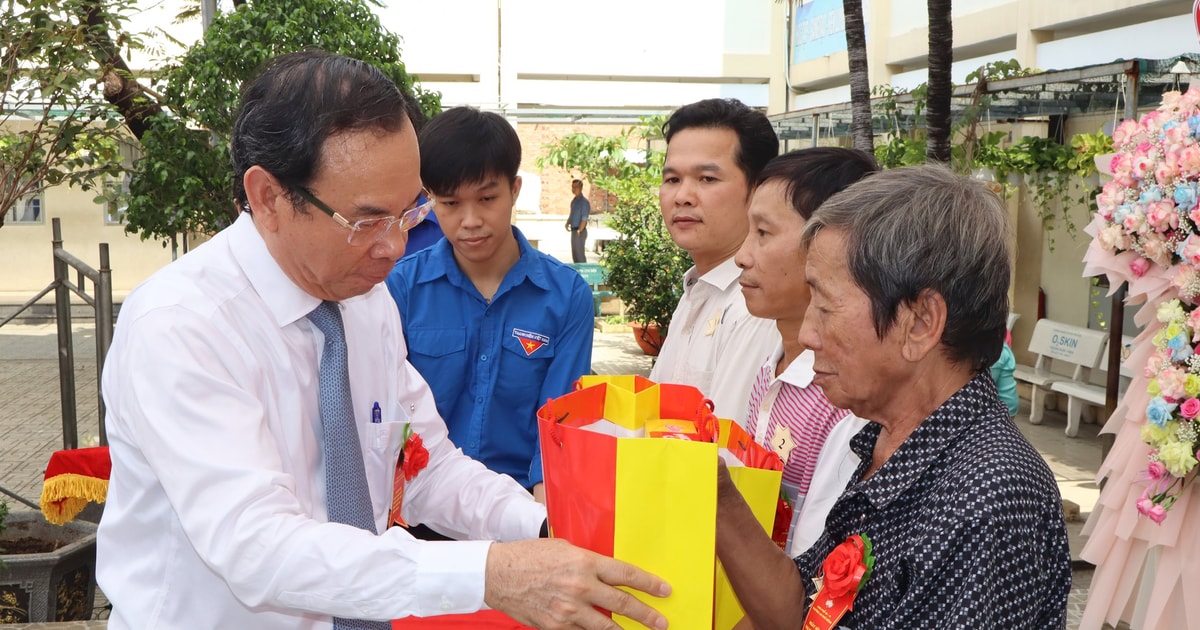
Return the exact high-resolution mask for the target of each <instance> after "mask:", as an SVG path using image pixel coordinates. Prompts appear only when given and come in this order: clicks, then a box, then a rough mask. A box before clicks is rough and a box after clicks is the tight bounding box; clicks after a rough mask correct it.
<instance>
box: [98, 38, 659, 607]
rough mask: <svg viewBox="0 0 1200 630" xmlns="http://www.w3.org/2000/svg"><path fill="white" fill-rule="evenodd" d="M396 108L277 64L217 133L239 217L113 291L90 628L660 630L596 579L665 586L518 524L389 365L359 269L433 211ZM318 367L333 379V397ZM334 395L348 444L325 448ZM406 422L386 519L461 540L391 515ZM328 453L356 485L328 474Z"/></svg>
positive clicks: (384, 315) (351, 72) (403, 117)
mask: <svg viewBox="0 0 1200 630" xmlns="http://www.w3.org/2000/svg"><path fill="white" fill-rule="evenodd" d="M408 107H409V101H408V99H407V98H406V97H405V96H403V95H402V93H401V92H400V90H398V89H397V88H396V86H395V85H394V84H393V83H392V82H391V81H390V80H389V79H387V78H386V77H385V76H384V75H383V74H382V73H381V72H380V71H379V70H377V69H375V68H373V67H371V66H369V65H367V64H365V63H362V62H359V61H354V60H350V59H346V58H343V57H338V56H336V55H331V54H329V53H323V52H320V51H308V52H304V53H294V54H290V55H284V56H283V57H280V58H278V59H276V60H274V61H273V62H272V63H271V64H270V65H269V66H268V68H267V69H266V70H265V71H264V73H263V74H262V75H260V76H259V77H258V78H257V79H255V80H254V81H253V82H252V83H251V84H249V86H248V87H247V88H246V91H245V93H244V94H243V102H242V109H241V113H240V115H239V118H238V121H237V123H236V126H235V129H234V133H233V140H232V145H231V155H232V158H233V162H234V170H235V198H236V202H237V205H238V207H239V208H240V209H242V210H243V213H242V214H241V216H240V217H239V218H238V220H237V221H236V222H235V223H234V224H233V225H232V226H231V227H229V228H228V229H226V230H224V231H222V232H221V233H220V234H218V235H217V236H216V237H214V238H213V240H212V241H211V242H209V243H206V244H205V245H203V246H201V247H200V248H198V249H197V250H196V251H194V252H192V253H190V254H188V255H187V256H185V257H184V258H182V259H181V260H179V261H178V262H176V263H174V264H172V265H169V266H168V267H166V268H165V269H163V270H162V271H160V272H159V273H157V274H155V275H154V276H153V277H152V278H150V279H149V280H147V281H146V282H145V283H144V284H143V285H141V286H140V287H139V288H138V289H136V290H135V291H134V292H133V293H132V294H131V295H130V297H129V299H128V300H127V301H126V302H125V303H124V305H123V308H122V312H121V318H120V322H119V325H118V327H117V331H116V335H115V337H114V340H113V345H112V349H111V351H110V353H109V355H108V362H107V364H106V366H105V370H104V375H103V390H104V398H105V401H106V403H107V405H108V419H107V420H108V436H109V438H110V446H111V455H112V462H113V469H112V477H111V482H110V488H109V494H108V504H107V506H106V509H105V515H104V519H103V522H102V523H101V525H100V530H99V535H98V549H97V556H98V557H97V573H98V579H99V582H100V586H101V588H102V589H103V590H104V592H105V594H106V595H107V596H108V598H109V600H110V601H111V602H112V603H113V612H112V616H111V618H110V620H109V627H110V628H114V629H123V628H138V629H140V628H254V629H256V630H263V629H268V630H269V629H276V628H278V629H280V630H283V629H285V628H287V629H299V628H303V629H318V628H319V629H325V628H331V627H332V628H376V627H381V628H387V627H389V625H388V623H387V620H389V619H393V618H399V617H404V616H409V615H419V616H431V615H440V614H447V613H463V612H472V611H475V610H479V609H481V608H485V607H491V608H495V609H499V610H502V611H504V612H506V613H508V614H510V615H511V616H513V617H514V618H516V619H517V620H519V621H521V622H523V623H526V624H529V625H533V626H537V627H547V626H550V627H563V626H564V625H565V626H569V627H576V625H577V626H579V627H589V628H593V627H594V628H616V627H617V626H616V625H615V624H614V623H613V622H612V620H611V619H609V618H607V617H606V616H604V615H603V614H601V613H600V612H598V611H596V610H595V609H594V608H593V606H598V607H601V608H604V609H608V610H612V611H614V612H620V613H622V614H625V615H628V616H631V617H633V618H634V619H637V620H638V621H640V622H642V623H645V624H647V625H649V626H651V627H665V623H666V622H665V620H664V619H663V618H662V616H661V615H659V614H658V613H657V612H655V611H654V610H653V609H651V608H650V607H649V606H647V605H646V604H643V603H641V602H639V601H637V600H636V599H634V598H633V597H631V596H630V595H629V594H628V593H626V592H623V591H621V590H619V589H617V588H615V586H616V585H626V586H631V587H633V588H635V589H637V590H640V591H645V592H647V593H651V594H654V595H658V596H662V595H665V594H667V593H668V592H669V588H668V587H667V586H666V585H665V584H664V583H662V581H661V580H658V579H657V578H655V577H653V576H651V575H649V574H646V573H644V572H642V571H640V570H638V569H636V568H635V567H632V566H630V565H627V564H625V563H622V562H618V561H616V560H613V559H610V558H604V557H601V556H598V555H595V554H592V553H590V552H586V551H583V550H580V549H577V548H575V547H572V546H570V545H569V544H567V543H565V542H563V541H558V540H537V539H536V538H537V536H538V534H539V530H540V529H542V528H543V524H544V519H545V510H544V508H542V507H541V506H540V505H539V504H537V503H536V502H534V501H533V499H532V497H531V496H530V495H529V494H528V493H527V492H526V491H525V490H524V489H522V488H521V487H520V486H519V485H518V484H517V483H516V482H514V481H513V480H512V479H510V478H508V477H505V476H501V475H496V474H494V473H492V472H490V471H488V470H487V469H485V468H484V467H483V466H482V465H481V464H479V463H478V462H475V461H474V460H471V459H469V458H467V457H465V456H464V455H462V453H461V452H460V451H459V450H458V449H456V448H455V447H454V445H453V444H451V443H450V441H449V440H448V438H447V432H446V427H445V425H444V424H443V422H442V420H441V419H440V418H439V417H438V414H437V410H436V407H435V404H434V401H433V397H432V395H431V393H430V390H429V388H428V386H427V385H426V384H425V382H424V381H423V380H422V379H421V377H420V375H419V374H418V373H417V372H416V371H415V370H414V369H413V368H412V366H411V365H409V364H408V363H407V361H406V360H405V357H406V348H405V345H404V339H403V336H402V334H401V327H400V320H399V316H398V314H397V312H396V309H395V308H394V305H393V304H392V303H391V298H390V297H389V295H388V293H387V291H386V289H384V288H383V287H382V286H381V285H380V284H379V283H380V282H382V281H383V279H384V278H385V277H386V276H387V275H388V272H390V271H391V269H392V266H393V264H394V263H395V261H396V259H397V258H398V257H399V256H400V255H401V254H402V252H403V250H404V244H405V242H406V230H407V229H408V228H410V227H412V226H413V225H415V224H416V223H418V222H419V221H420V220H421V219H422V218H423V216H424V214H425V213H426V212H428V211H429V209H430V208H431V207H432V205H433V201H432V200H431V199H429V198H428V195H427V194H426V193H425V192H423V190H422V187H421V183H420V174H419V159H418V153H417V143H416V135H415V133H414V131H413V127H412V124H411V122H410V121H409V119H408V115H407V113H406V112H407V109H408ZM333 208H337V210H333ZM327 215H328V216H327ZM397 224H398V225H397ZM316 311H323V312H325V314H326V315H330V316H332V317H333V319H335V320H336V319H338V315H340V321H341V322H342V323H341V325H340V326H338V327H334V328H326V327H324V326H322V324H320V323H318V319H317V318H316V317H314V316H313V314H314V313H315V312H316ZM310 318H312V319H311V321H310ZM326 321H327V320H326ZM318 326H322V327H321V328H318ZM339 328H340V330H339ZM323 330H324V331H326V332H328V335H327V334H326V332H322V331H323ZM342 336H344V344H342V345H341V349H338V348H337V344H338V343H340V339H338V338H339V337H342ZM331 344H332V345H331ZM339 356H340V357H343V358H342V359H341V360H340V362H339V360H338V358H337V357H339ZM327 359H328V360H329V362H330V365H338V366H340V373H341V374H342V376H343V378H342V380H341V381H338V383H339V384H340V385H341V387H340V388H333V389H336V390H338V393H337V394H336V395H332V396H331V395H328V394H329V392H330V391H333V389H330V388H329V387H327V385H328V383H327V373H334V372H336V371H330V372H327V370H326V367H327V366H326V360H327ZM330 382H331V381H330ZM318 391H320V396H319V395H318ZM346 394H348V396H349V402H345V401H346ZM332 399H337V400H338V401H341V402H344V403H345V404H343V405H342V408H343V409H344V411H345V413H343V414H342V415H341V419H343V420H344V421H345V422H344V424H345V425H346V426H349V427H351V428H352V429H353V430H352V431H349V432H348V433H346V435H353V434H354V433H355V432H357V437H356V438H351V441H350V442H349V444H351V445H352V446H349V447H346V446H347V443H346V442H341V443H338V446H333V447H331V446H330V445H331V444H333V443H334V442H332V441H331V438H330V428H329V425H331V424H334V423H333V422H332V420H331V418H334V416H333V415H330V414H329V413H327V412H328V410H329V409H332V408H334V407H335V406H336V405H335V404H334V403H332V402H330V400H332ZM351 408H352V412H351ZM351 416H352V417H351ZM406 428H407V429H410V430H411V431H412V432H413V433H415V434H416V435H419V436H420V437H421V438H422V439H423V441H424V444H425V447H426V448H427V449H428V456H429V460H428V464H427V465H426V466H425V467H423V469H421V470H420V471H419V472H418V473H417V474H416V476H415V477H413V478H412V479H411V481H408V482H407V484H406V485H399V486H398V488H399V489H401V490H402V502H401V506H402V509H401V511H400V514H401V515H402V516H403V517H404V518H405V519H409V520H412V521H419V522H423V523H429V524H432V525H435V526H436V527H437V528H438V529H439V530H440V531H445V532H453V533H455V534H458V535H459V536H461V537H463V538H471V539H475V540H476V541H475V542H472V541H465V542H425V541H418V540H415V539H413V538H412V537H411V536H410V535H409V534H408V533H407V532H406V531H405V530H404V529H403V528H400V527H393V528H390V529H389V528H388V527H389V525H391V524H392V523H393V520H394V519H393V518H392V516H391V514H390V512H391V510H392V508H393V501H394V500H395V497H394V496H393V490H394V488H395V486H394V485H393V483H394V481H397V480H396V476H397V475H399V476H400V477H405V475H403V474H402V473H401V472H400V471H399V470H398V466H397V463H398V460H399V457H400V454H401V449H402V447H403V442H404V441H405V438H406V436H407V434H408V433H409V430H406ZM354 440H356V442H355V441H354ZM339 446H340V447H342V448H339ZM355 460H359V461H355ZM345 462H351V463H353V466H352V467H351V468H352V469H354V468H356V469H357V478H358V479H360V480H361V482H359V483H357V485H355V483H353V481H354V480H353V479H351V478H352V477H355V475H343V474H342V473H335V474H331V475H330V477H329V478H327V477H326V472H327V469H328V470H332V471H340V470H343V468H342V466H343V465H344V464H345ZM410 463H412V464H416V463H418V462H417V461H416V460H415V459H414V460H413V461H411V462H410ZM418 467H419V466H418ZM364 475H365V479H363V477H364ZM402 483H403V482H401V484H402ZM327 485H330V486H333V487H331V488H329V489H327ZM334 488H337V489H334ZM356 498H357V499H360V501H358V503H359V505H356V506H351V508H352V511H353V510H358V512H357V513H358V514H362V515H365V516H364V519H365V521H366V522H363V523H358V524H353V523H354V522H353V520H343V519H342V518H341V517H340V516H339V515H340V514H341V513H342V512H343V511H344V510H345V509H348V508H345V507H344V506H346V505H347V504H348V503H353V502H354V499H356ZM347 523H351V524H347ZM376 532H380V533H378V534H377V533H376ZM531 538H532V539H533V540H523V539H531ZM492 540H497V541H512V542H495V543H493V542H489V541H492ZM364 620H366V621H364ZM572 624H575V625H572Z"/></svg>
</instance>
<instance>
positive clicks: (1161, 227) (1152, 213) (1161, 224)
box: [1146, 180, 1179, 232]
mask: <svg viewBox="0 0 1200 630" xmlns="http://www.w3.org/2000/svg"><path fill="white" fill-rule="evenodd" d="M1168 181H1169V180H1168ZM1146 223H1148V224H1150V226H1151V227H1153V228H1154V229H1155V230H1157V231H1159V232H1166V231H1167V230H1174V229H1176V228H1178V227H1179V213H1178V212H1176V211H1175V204H1174V203H1173V202H1170V201H1166V200H1163V201H1154V202H1151V203H1150V204H1149V205H1148V206H1147V207H1146Z"/></svg>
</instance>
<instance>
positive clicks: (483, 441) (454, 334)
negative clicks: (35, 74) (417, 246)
mask: <svg viewBox="0 0 1200 630" xmlns="http://www.w3.org/2000/svg"><path fill="white" fill-rule="evenodd" d="M513 234H514V235H515V236H516V239H517V243H518V245H519V247H520V251H521V256H520V258H519V259H518V260H517V263H516V264H515V265H513V267H512V269H510V270H509V271H508V274H507V275H505V277H504V280H503V281H502V282H501V283H500V287H499V288H498V289H497V290H496V295H495V296H493V298H492V301H491V303H488V302H487V301H486V300H484V299H483V296H482V295H480V293H479V291H478V290H476V289H475V285H473V284H472V283H471V281H470V279H468V278H467V277H466V275H465V274H463V273H462V271H461V270H460V269H459V268H458V265H457V264H456V263H455V262H454V252H453V249H452V247H451V245H450V242H449V241H448V240H441V241H438V242H437V243H435V244H434V245H432V246H430V247H429V248H428V249H425V250H424V251H421V252H418V253H415V254H413V255H411V256H407V257H405V258H404V259H402V260H401V261H400V262H399V263H397V265H396V267H395V269H393V270H392V273H391V275H390V276H389V277H388V279H387V288H388V291H390V292H391V294H392V298H393V299H395V300H396V305H397V307H398V308H399V309H400V319H401V322H402V324H403V326H404V338H405V340H406V342H407V343H408V360H409V361H410V362H411V363H412V364H413V366H414V367H415V368H416V369H417V371H418V372H420V373H421V376H423V377H424V378H425V380H426V381H428V383H429V387H430V389H432V390H433V395H434V399H435V400H436V401H437V408H438V412H439V413H440V414H441V416H442V418H443V419H444V420H445V421H446V426H447V427H448V428H449V430H450V439H451V441H453V442H454V444H455V446H458V447H459V448H461V449H462V450H463V452H464V453H466V454H467V455H469V456H471V457H473V458H475V459H478V460H479V461H481V462H483V464H484V465H485V466H487V467H488V468H489V469H491V470H494V471H496V472H500V473H504V474H507V475H511V476H512V477H513V478H514V479H516V480H517V482H519V483H520V484H521V485H522V486H524V487H526V488H531V487H533V486H534V485H536V484H538V483H541V481H542V465H541V449H540V448H539V446H538V434H537V410H538V407H540V406H541V405H543V404H544V403H545V402H546V399H547V398H555V397H558V396H561V395H563V394H565V393H567V392H569V391H571V386H572V384H573V383H574V382H575V380H576V379H578V378H579V377H580V376H582V375H584V374H587V373H589V372H590V371H591V362H592V331H593V319H592V308H593V306H592V292H591V289H590V288H589V287H588V285H587V283H585V282H584V281H583V278H581V277H580V275H579V273H578V272H576V271H575V270H574V269H572V268H571V267H568V266H567V265H565V264H563V263H561V262H559V261H558V260H556V259H554V258H552V257H550V256H547V255H546V254H543V253H541V252H539V251H537V250H535V249H533V248H532V247H531V246H530V245H529V241H528V240H526V239H525V236H524V235H523V234H521V232H520V230H517V229H516V228H515V227H514V228H513Z"/></svg>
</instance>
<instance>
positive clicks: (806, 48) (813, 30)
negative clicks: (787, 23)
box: [792, 0, 871, 63]
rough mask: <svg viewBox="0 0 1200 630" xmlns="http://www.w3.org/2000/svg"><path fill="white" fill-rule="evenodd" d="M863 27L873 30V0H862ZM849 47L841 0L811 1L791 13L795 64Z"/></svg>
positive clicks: (800, 5) (793, 61) (793, 59)
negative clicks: (871, 16) (870, 16)
mask: <svg viewBox="0 0 1200 630" xmlns="http://www.w3.org/2000/svg"><path fill="white" fill-rule="evenodd" d="M862 11H863V28H864V29H865V30H866V31H868V33H869V32H870V21H869V20H868V19H867V16H868V15H870V12H871V3H870V0H863V3H862ZM843 50H846V16H845V13H843V11H842V0H811V1H810V2H804V3H803V4H799V5H797V6H796V8H795V9H794V13H793V14H792V63H799V62H802V61H808V60H810V59H817V58H819V57H825V56H828V55H832V54H834V53H836V52H841V51H843Z"/></svg>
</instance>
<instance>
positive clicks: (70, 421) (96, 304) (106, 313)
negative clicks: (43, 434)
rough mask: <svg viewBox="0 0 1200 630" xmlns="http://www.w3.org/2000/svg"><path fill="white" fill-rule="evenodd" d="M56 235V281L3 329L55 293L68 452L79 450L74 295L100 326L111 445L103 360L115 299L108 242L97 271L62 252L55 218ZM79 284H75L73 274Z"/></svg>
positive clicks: (99, 364) (99, 399) (100, 403)
mask: <svg viewBox="0 0 1200 630" xmlns="http://www.w3.org/2000/svg"><path fill="white" fill-rule="evenodd" d="M51 222H52V224H53V230H54V236H53V240H51V242H50V243H51V247H52V250H53V257H54V281H53V282H51V283H50V284H49V285H48V286H47V287H46V288H44V289H42V290H41V291H39V292H38V294H37V295H35V296H33V297H32V298H31V299H30V300H29V301H27V302H25V304H23V305H21V307H20V308H18V309H17V311H16V312H15V313H13V314H12V315H9V316H8V317H7V318H5V319H4V321H0V326H3V325H5V324H7V323H9V322H10V321H12V320H14V319H16V317H17V316H18V315H20V314H21V313H22V312H24V311H25V310H26V309H28V308H29V307H31V306H33V305H34V304H35V303H37V301H38V300H40V299H42V298H43V297H45V296H46V294H48V293H50V292H51V291H53V292H54V314H55V317H54V318H55V320H56V322H57V324H58V387H59V397H60V401H61V404H62V429H63V448H64V449H73V448H78V447H79V420H78V413H77V410H76V405H75V350H74V345H73V343H72V339H71V294H72V293H74V294H75V295H77V296H79V298H80V299H81V300H83V301H84V302H85V303H87V305H88V306H91V307H92V312H93V317H94V320H95V324H96V404H97V409H98V411H99V414H100V418H99V427H100V444H101V446H105V445H107V444H108V435H107V434H106V433H105V430H104V397H103V395H102V393H101V390H100V375H101V374H102V372H103V369H104V358H105V356H107V355H108V347H109V346H110V345H112V335H113V299H112V269H111V268H109V266H108V243H100V269H93V268H92V267H91V265H88V264H87V263H85V262H83V261H82V260H80V259H79V258H77V257H76V256H75V255H73V254H71V253H70V252H68V251H67V250H65V249H63V246H62V245H63V242H62V227H61V225H60V223H59V219H58V218H54V219H51ZM72 269H73V270H74V271H75V279H74V281H72V279H71V270H72ZM88 280H91V282H92V292H91V293H90V294H89V293H88V291H87V281H88Z"/></svg>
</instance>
